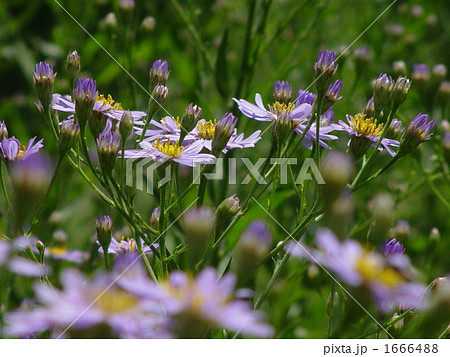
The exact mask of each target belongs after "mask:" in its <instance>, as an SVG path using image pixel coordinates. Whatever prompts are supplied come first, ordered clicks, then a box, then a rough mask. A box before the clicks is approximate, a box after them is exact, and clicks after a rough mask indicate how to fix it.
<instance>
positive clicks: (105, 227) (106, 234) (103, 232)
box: [95, 216, 113, 252]
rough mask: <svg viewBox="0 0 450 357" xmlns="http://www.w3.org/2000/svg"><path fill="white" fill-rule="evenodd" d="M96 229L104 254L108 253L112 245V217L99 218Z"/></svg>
mask: <svg viewBox="0 0 450 357" xmlns="http://www.w3.org/2000/svg"><path fill="white" fill-rule="evenodd" d="M95 229H96V231H97V240H98V242H99V243H100V245H101V246H102V248H103V251H104V252H107V251H108V247H109V244H110V243H111V238H112V230H113V222H112V219H111V217H110V216H99V217H98V218H97V219H96V221H95Z"/></svg>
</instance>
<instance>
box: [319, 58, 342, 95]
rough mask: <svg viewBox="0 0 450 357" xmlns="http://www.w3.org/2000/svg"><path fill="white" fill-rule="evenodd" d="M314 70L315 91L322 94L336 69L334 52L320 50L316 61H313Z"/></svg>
mask: <svg viewBox="0 0 450 357" xmlns="http://www.w3.org/2000/svg"><path fill="white" fill-rule="evenodd" d="M314 71H315V73H316V88H317V92H318V93H319V94H321V95H324V94H325V91H326V90H327V88H328V86H329V85H330V83H331V80H332V78H333V76H334V74H335V73H336V71H337V64H336V54H335V53H334V52H332V51H323V52H320V53H319V56H318V57H317V61H316V62H315V63H314Z"/></svg>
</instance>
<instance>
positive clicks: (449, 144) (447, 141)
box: [442, 132, 450, 165]
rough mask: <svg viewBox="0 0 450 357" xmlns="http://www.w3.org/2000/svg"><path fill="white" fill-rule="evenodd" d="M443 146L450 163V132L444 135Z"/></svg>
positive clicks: (446, 158)
mask: <svg viewBox="0 0 450 357" xmlns="http://www.w3.org/2000/svg"><path fill="white" fill-rule="evenodd" d="M442 148H443V149H444V157H445V160H446V161H447V163H448V164H449V165H450V132H445V133H444V135H443V137H442Z"/></svg>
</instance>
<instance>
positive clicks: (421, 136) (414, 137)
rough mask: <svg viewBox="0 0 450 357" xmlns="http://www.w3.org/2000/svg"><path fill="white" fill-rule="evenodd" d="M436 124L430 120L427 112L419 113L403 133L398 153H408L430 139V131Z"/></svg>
mask: <svg viewBox="0 0 450 357" xmlns="http://www.w3.org/2000/svg"><path fill="white" fill-rule="evenodd" d="M434 124H435V121H434V120H430V121H429V120H428V115H427V114H417V116H416V117H415V118H414V119H413V120H412V121H411V123H409V125H408V127H407V128H406V130H405V132H404V134H403V137H402V140H401V141H400V147H399V150H398V155H402V156H403V155H406V154H408V153H410V152H411V151H413V150H414V149H415V148H417V147H418V146H419V145H420V144H421V143H423V142H424V141H427V140H429V139H430V137H431V134H430V131H431V129H433V127H434Z"/></svg>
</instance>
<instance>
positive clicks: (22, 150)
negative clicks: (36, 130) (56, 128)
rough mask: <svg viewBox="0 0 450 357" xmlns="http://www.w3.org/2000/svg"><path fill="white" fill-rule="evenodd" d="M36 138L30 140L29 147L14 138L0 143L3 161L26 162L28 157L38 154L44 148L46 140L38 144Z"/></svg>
mask: <svg viewBox="0 0 450 357" xmlns="http://www.w3.org/2000/svg"><path fill="white" fill-rule="evenodd" d="M35 141H36V137H34V138H32V139H30V141H29V142H28V145H27V146H26V147H25V146H24V145H22V144H21V143H20V142H19V140H17V139H16V138H15V137H14V136H13V137H11V138H4V139H3V140H2V142H1V143H0V150H1V155H2V159H3V160H4V161H5V163H10V162H15V161H18V160H24V159H26V158H27V157H29V156H31V155H34V154H36V153H37V152H38V151H39V150H40V149H41V148H42V147H43V146H44V144H42V142H43V141H44V139H41V140H39V141H38V142H37V143H36V144H35V143H34V142H35Z"/></svg>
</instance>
